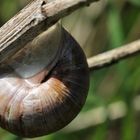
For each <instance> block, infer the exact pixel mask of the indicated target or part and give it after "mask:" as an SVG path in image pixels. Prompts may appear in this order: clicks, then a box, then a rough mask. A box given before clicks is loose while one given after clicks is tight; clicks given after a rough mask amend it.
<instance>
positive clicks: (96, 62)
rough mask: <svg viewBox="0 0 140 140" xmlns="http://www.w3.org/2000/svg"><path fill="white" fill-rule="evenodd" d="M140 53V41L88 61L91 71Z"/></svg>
mask: <svg viewBox="0 0 140 140" xmlns="http://www.w3.org/2000/svg"><path fill="white" fill-rule="evenodd" d="M139 52H140V40H137V41H134V42H132V43H130V44H127V45H124V46H122V47H119V48H116V49H113V50H111V51H107V52H105V53H102V54H98V55H96V56H93V57H91V58H89V59H88V65H89V68H90V69H101V68H103V67H106V66H108V65H112V64H114V63H116V62H118V61H120V60H122V59H125V58H128V57H131V56H133V55H135V54H138V53H139Z"/></svg>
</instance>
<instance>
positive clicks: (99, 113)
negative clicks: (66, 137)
mask: <svg viewBox="0 0 140 140" xmlns="http://www.w3.org/2000/svg"><path fill="white" fill-rule="evenodd" d="M132 107H133V109H134V111H135V113H136V114H137V115H138V114H139V112H140V95H138V96H136V97H134V98H133V99H132ZM128 111H129V108H128V106H127V104H126V103H125V102H124V101H122V100H118V101H116V102H113V103H111V104H109V105H107V106H100V107H96V108H94V109H91V110H89V111H87V112H83V113H80V114H79V115H78V116H77V117H76V118H75V119H74V120H73V121H72V122H71V123H70V124H69V125H68V126H66V127H65V128H64V129H62V130H61V131H62V132H67V133H71V132H75V131H79V130H83V129H88V128H91V127H95V126H96V125H99V124H102V123H105V122H106V121H108V120H110V121H116V120H118V119H122V118H124V117H125V116H126V115H127V113H128Z"/></svg>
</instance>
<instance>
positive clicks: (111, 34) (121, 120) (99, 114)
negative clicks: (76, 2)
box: [0, 0, 140, 140]
mask: <svg viewBox="0 0 140 140" xmlns="http://www.w3.org/2000/svg"><path fill="white" fill-rule="evenodd" d="M26 3H28V0H24V1H23V0H12V1H11V0H1V5H0V25H1V26H2V25H3V24H4V23H5V22H6V21H7V20H8V19H10V18H11V17H12V16H13V15H14V14H16V13H17V11H19V10H20V9H21V8H22V7H24V6H25V4H26ZM62 24H63V25H64V26H65V28H66V29H67V30H68V31H69V32H71V34H72V35H73V36H74V37H75V38H76V40H77V41H78V42H79V43H80V44H81V46H82V47H83V49H84V51H85V53H86V55H87V57H91V56H93V55H96V54H99V53H101V52H104V51H107V50H110V49H113V48H116V47H119V46H121V45H123V44H126V43H129V42H131V41H134V40H137V39H139V38H140V1H139V0H120V1H119V0H108V1H107V0H102V1H100V2H97V3H94V4H92V5H91V6H90V7H86V8H83V9H79V10H78V11H76V12H74V13H73V14H72V15H70V16H68V17H66V18H64V19H63V20H62ZM139 60H140V55H137V56H134V57H133V58H129V59H127V60H123V61H121V62H120V63H117V64H115V65H113V66H110V67H107V68H103V69H101V70H97V71H90V89H89V94H88V98H87V101H86V104H85V106H84V108H83V110H82V112H81V113H80V115H79V116H78V117H77V118H76V119H75V120H74V121H73V122H72V123H71V124H70V125H69V126H67V127H66V128H64V129H63V130H61V131H59V132H56V133H54V134H52V135H49V136H45V137H41V138H36V139H35V140H79V139H80V140H139V139H140V130H139V128H140V121H139V117H140V95H139V94H140V93H139V92H140V82H139V78H140V66H139V65H140V61H139ZM81 118H82V119H81ZM78 120H80V121H78ZM0 140H27V139H25V138H19V137H17V136H14V135H12V134H10V133H9V132H6V131H5V130H2V129H1V130H0Z"/></svg>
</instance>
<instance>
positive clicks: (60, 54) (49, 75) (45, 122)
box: [0, 27, 89, 137]
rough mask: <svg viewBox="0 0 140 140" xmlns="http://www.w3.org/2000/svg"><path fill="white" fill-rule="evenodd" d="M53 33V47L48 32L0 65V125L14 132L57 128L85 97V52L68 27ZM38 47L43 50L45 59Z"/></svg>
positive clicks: (39, 132) (33, 134) (23, 133)
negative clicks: (67, 29) (49, 41)
mask: <svg viewBox="0 0 140 140" xmlns="http://www.w3.org/2000/svg"><path fill="white" fill-rule="evenodd" d="M58 28H60V27H57V28H54V30H55V31H56V30H57V29H58ZM54 30H52V31H51V33H52V32H53V31H54ZM54 33H55V36H56V38H55V37H54V36H53V35H54ZM54 33H53V34H51V35H52V36H51V37H50V39H52V40H53V39H55V40H57V38H58V40H57V41H55V40H53V41H52V42H51V43H52V44H51V47H53V46H54V47H53V49H52V50H50V52H49V53H48V52H47V51H48V49H46V50H45V47H47V46H49V43H47V42H45V41H44V40H48V38H49V37H48V36H49V33H46V35H45V38H44V40H43V39H42V37H41V39H40V40H39V41H40V43H38V42H37V41H33V42H34V44H37V45H36V47H33V44H32V43H29V44H28V45H27V46H25V48H23V49H22V50H20V51H19V52H18V53H17V54H15V55H14V56H13V57H12V58H11V59H10V60H7V62H5V63H4V64H3V65H1V67H0V126H1V127H2V128H4V129H6V130H8V131H9V132H11V133H14V134H16V135H19V136H22V137H37V136H42V135H47V134H50V133H52V132H55V131H57V130H59V129H61V128H63V127H64V126H66V125H67V124H68V123H69V122H71V121H72V120H73V119H74V118H75V117H76V115H77V114H78V113H79V111H80V110H81V108H82V106H83V105H84V103H85V100H86V97H87V92H88V87H89V72H88V65H87V62H86V57H85V55H84V53H83V51H82V49H81V48H80V46H79V45H78V44H77V42H76V41H75V40H74V39H73V38H72V36H71V35H70V34H69V33H68V32H67V31H66V30H65V29H64V28H62V27H61V33H60V32H58V30H57V32H54ZM53 37H54V38H53ZM43 41H44V42H43ZM54 41H55V43H54V44H53V42H54ZM35 42H36V43H35ZM43 44H44V46H45V47H44V48H41V49H40V47H42V45H43ZM46 45H47V46H46ZM31 48H32V49H31ZM48 48H50V47H48ZM39 50H45V53H46V61H44V60H45V58H44V54H43V55H42V53H43V51H42V52H41V53H39V52H40V51H39ZM29 52H30V53H29ZM31 52H32V54H31ZM26 54H28V57H27V55H26ZM29 54H30V55H31V56H30V55H29ZM34 54H36V55H34ZM48 54H49V56H47V55H48ZM29 56H30V57H29ZM42 57H43V59H41V58H42ZM36 58H38V59H36ZM25 60H27V61H25ZM29 60H31V61H29ZM37 60H38V61H37ZM38 67H39V68H38ZM36 69H37V70H36ZM32 71H33V72H32Z"/></svg>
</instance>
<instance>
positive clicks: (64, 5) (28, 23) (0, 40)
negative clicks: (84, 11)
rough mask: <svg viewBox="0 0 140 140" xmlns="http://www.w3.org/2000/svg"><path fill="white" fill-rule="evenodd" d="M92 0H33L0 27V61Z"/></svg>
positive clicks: (92, 0)
mask: <svg viewBox="0 0 140 140" xmlns="http://www.w3.org/2000/svg"><path fill="white" fill-rule="evenodd" d="M46 1H48V2H46ZM94 1H97V0H51V1H49V0H34V1H33V2H32V3H30V4H29V5H28V6H26V7H25V8H24V9H23V10H21V11H20V12H19V13H18V14H17V15H16V16H14V17H13V18H12V19H11V20H9V21H8V22H7V23H6V24H5V25H4V26H2V27H1V28H0V62H2V61H3V60H4V59H5V58H7V57H10V56H11V55H12V54H14V53H15V52H16V51H17V50H19V49H20V48H22V47H23V46H24V45H25V44H27V43H28V42H29V41H31V40H32V39H33V38H35V37H36V36H37V35H38V34H40V33H41V32H43V31H44V30H46V29H47V28H49V27H50V26H51V25H53V24H54V23H55V22H57V21H58V20H59V19H60V18H62V17H64V16H66V15H68V14H70V13H72V12H73V11H75V10H76V9H79V8H80V7H82V6H86V5H89V4H90V3H92V2H94Z"/></svg>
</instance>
